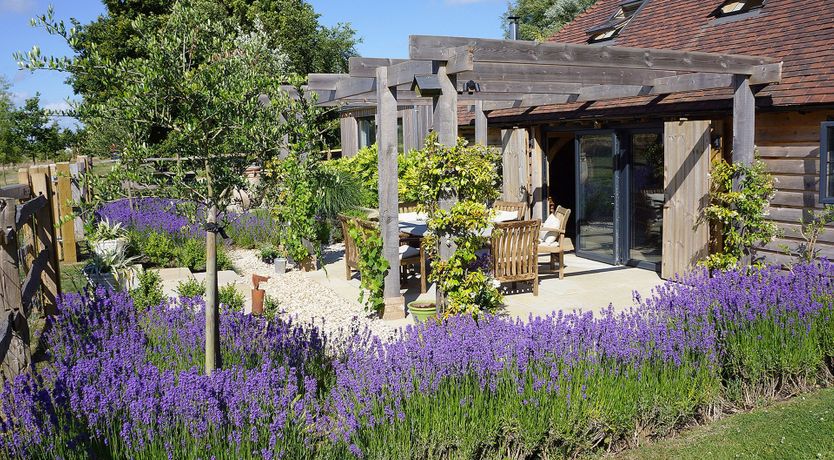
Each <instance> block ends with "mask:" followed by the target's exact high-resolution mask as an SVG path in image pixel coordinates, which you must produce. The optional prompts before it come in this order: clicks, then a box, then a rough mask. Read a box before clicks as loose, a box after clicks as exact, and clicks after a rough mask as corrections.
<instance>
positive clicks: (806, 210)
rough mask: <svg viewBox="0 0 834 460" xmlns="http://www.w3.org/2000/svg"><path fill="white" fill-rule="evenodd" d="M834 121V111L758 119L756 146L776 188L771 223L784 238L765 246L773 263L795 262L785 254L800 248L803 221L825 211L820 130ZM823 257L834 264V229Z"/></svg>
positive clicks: (824, 243) (823, 248)
mask: <svg viewBox="0 0 834 460" xmlns="http://www.w3.org/2000/svg"><path fill="white" fill-rule="evenodd" d="M832 118H834V110H822V111H812V112H774V113H759V115H758V116H757V117H756V146H757V147H758V150H759V156H760V157H761V158H762V160H764V162H765V163H766V164H767V169H768V171H769V172H770V173H771V174H772V175H773V177H774V179H775V182H776V189H777V192H776V195H775V196H774V197H773V200H772V201H771V209H770V217H771V218H772V219H773V221H774V222H776V224H777V225H778V226H779V229H780V230H781V232H782V235H781V236H780V237H779V238H777V239H776V240H775V241H773V242H771V243H769V244H767V245H765V246H764V247H763V248H762V249H761V254H762V255H764V256H765V258H766V259H767V260H768V261H770V262H773V263H788V262H791V261H792V260H793V259H792V257H790V256H788V255H787V254H786V250H794V249H796V248H797V246H798V245H799V244H800V243H802V242H803V241H804V240H803V239H802V235H801V233H800V230H801V225H800V223H801V222H802V220H803V219H805V218H808V217H809V215H810V212H811V211H812V210H815V209H821V208H822V206H821V205H820V203H819V172H820V171H819V168H820V151H819V148H820V124H821V123H822V122H824V121H826V120H828V119H832ZM818 248H819V249H820V255H821V256H825V257H828V258H830V259H834V227H832V228H831V229H830V230H828V231H826V232H825V233H824V234H823V235H822V237H821V238H820V242H819V244H818Z"/></svg>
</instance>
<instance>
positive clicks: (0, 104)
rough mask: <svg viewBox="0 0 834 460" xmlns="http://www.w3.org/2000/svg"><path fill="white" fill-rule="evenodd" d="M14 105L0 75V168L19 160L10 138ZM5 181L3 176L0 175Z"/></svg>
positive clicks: (7, 85) (7, 84)
mask: <svg viewBox="0 0 834 460" xmlns="http://www.w3.org/2000/svg"><path fill="white" fill-rule="evenodd" d="M13 111H14V105H13V104H12V97H11V94H9V83H8V82H7V81H6V78H5V77H4V76H3V75H0V168H5V167H6V166H7V165H10V164H14V163H16V162H17V161H18V160H19V154H18V151H17V149H16V147H15V145H14V142H13V136H12V112H13ZM0 175H2V176H3V178H4V179H5V177H6V176H5V174H2V173H0Z"/></svg>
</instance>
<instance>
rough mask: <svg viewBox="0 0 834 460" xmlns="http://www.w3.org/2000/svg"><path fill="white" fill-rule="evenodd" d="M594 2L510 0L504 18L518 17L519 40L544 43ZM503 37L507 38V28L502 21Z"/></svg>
mask: <svg viewBox="0 0 834 460" xmlns="http://www.w3.org/2000/svg"><path fill="white" fill-rule="evenodd" d="M594 3H596V0H512V1H510V2H509V3H508V5H507V12H506V13H505V17H509V16H518V17H520V18H521V19H520V21H519V22H520V24H519V28H518V38H519V39H520V40H538V41H544V40H547V39H548V38H550V37H552V36H553V34H555V33H556V32H558V31H559V30H560V29H561V28H562V27H564V26H565V24H567V23H569V22H571V21H573V20H574V18H576V17H577V16H578V15H579V14H580V13H582V12H583V11H585V10H587V9H588V8H590V7H591V6H592V5H593V4H594ZM504 37H505V38H509V26H508V24H507V23H506V21H504Z"/></svg>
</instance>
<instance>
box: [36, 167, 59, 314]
mask: <svg viewBox="0 0 834 460" xmlns="http://www.w3.org/2000/svg"><path fill="white" fill-rule="evenodd" d="M29 173H30V174H29V175H30V177H31V180H32V195H33V196H38V195H43V196H44V197H46V199H47V200H48V201H49V204H48V205H47V206H44V207H43V208H41V209H40V210H38V212H36V213H35V221H36V222H37V225H36V229H37V239H36V242H37V243H38V247H37V248H36V251H35V252H36V253H37V252H40V251H41V250H42V249H47V250H48V251H49V257H48V258H47V264H46V267H45V268H44V270H43V273H41V283H42V284H41V291H42V292H43V297H44V298H43V310H44V314H46V315H54V314H55V313H56V312H57V310H56V306H57V302H58V296H59V295H60V294H61V271H60V270H61V269H60V265H58V239H57V238H56V235H55V233H56V232H55V221H54V220H53V218H52V209H53V204H54V201H55V197H54V195H53V193H52V178H51V176H50V175H49V168H48V167H46V166H36V167H33V168H31V169H30V170H29Z"/></svg>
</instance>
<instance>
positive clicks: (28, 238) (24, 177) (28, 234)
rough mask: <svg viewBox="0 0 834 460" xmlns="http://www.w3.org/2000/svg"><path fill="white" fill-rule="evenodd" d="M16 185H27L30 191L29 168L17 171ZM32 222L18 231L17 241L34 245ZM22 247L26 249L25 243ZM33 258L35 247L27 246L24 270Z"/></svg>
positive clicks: (29, 265)
mask: <svg viewBox="0 0 834 460" xmlns="http://www.w3.org/2000/svg"><path fill="white" fill-rule="evenodd" d="M17 183H18V184H23V185H28V186H29V189H30V190H31V189H32V183H31V181H30V180H29V168H20V169H18V170H17ZM32 222H33V221H32V219H29V221H28V222H27V223H26V224H25V225H24V226H23V228H21V229H20V233H19V235H20V236H19V237H18V240H19V241H24V242H26V243H28V242H32V243H34V235H35V226H34V225H33V224H32ZM24 247H26V244H25V243H24ZM34 258H35V245H34V244H32V245H31V246H29V250H28V251H26V259H25V260H23V261H22V262H23V264H24V267H26V270H29V268H31V267H32V261H33V260H34Z"/></svg>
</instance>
